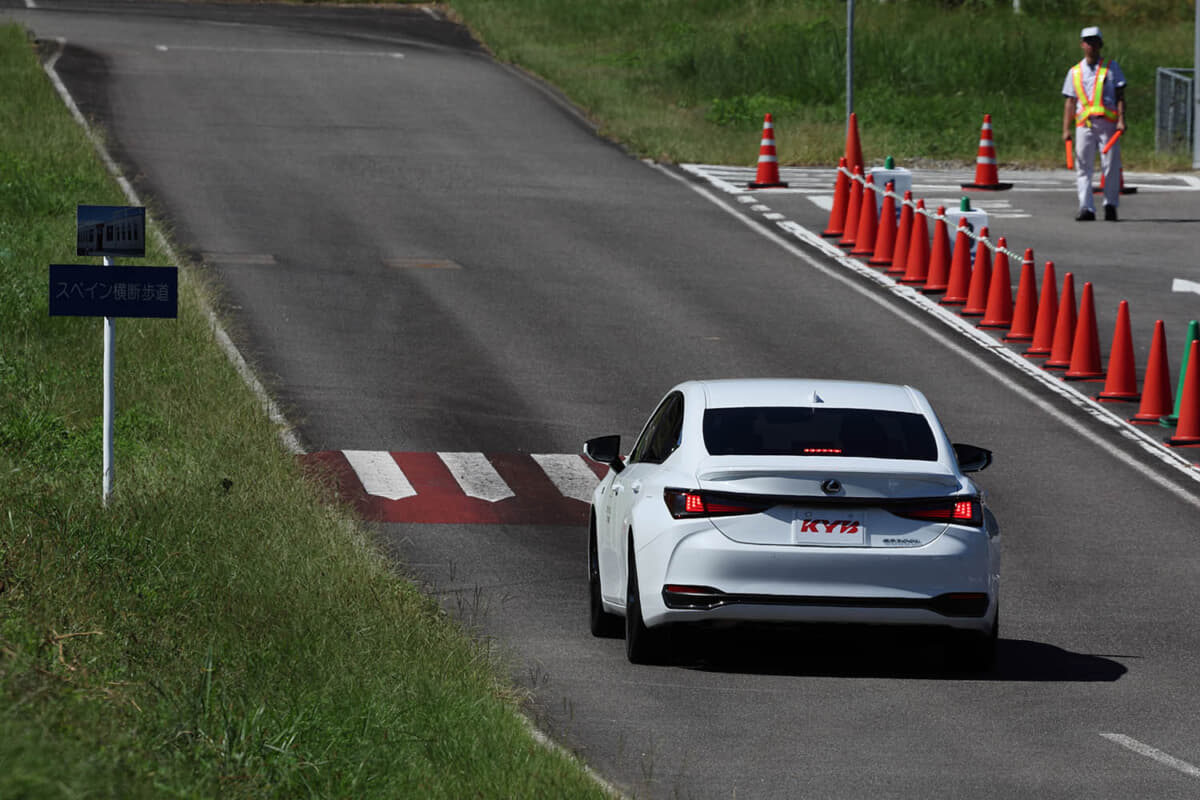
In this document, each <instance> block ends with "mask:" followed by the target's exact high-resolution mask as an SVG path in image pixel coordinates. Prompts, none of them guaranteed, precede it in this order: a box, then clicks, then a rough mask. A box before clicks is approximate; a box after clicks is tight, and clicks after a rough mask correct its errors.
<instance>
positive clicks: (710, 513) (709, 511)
mask: <svg viewBox="0 0 1200 800" xmlns="http://www.w3.org/2000/svg"><path fill="white" fill-rule="evenodd" d="M663 499H664V500H665V501H666V503H667V508H668V509H669V510H670V511H671V516H672V517H674V518H675V519H685V518H688V517H726V516H731V515H734V514H757V513H758V512H760V511H763V510H765V509H767V508H768V507H769V504H767V503H764V502H762V501H759V500H754V499H752V498H742V497H737V496H732V495H726V494H718V493H713V492H702V491H699V490H696V489H665V490H663Z"/></svg>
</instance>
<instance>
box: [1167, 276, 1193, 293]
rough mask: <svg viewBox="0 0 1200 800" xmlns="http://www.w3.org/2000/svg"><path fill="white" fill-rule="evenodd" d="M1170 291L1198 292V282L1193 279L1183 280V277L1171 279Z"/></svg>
mask: <svg viewBox="0 0 1200 800" xmlns="http://www.w3.org/2000/svg"><path fill="white" fill-rule="evenodd" d="M1171 291H1172V292H1195V293H1196V294H1200V283H1196V282H1195V281H1185V280H1184V279H1183V278H1176V279H1175V280H1173V281H1171Z"/></svg>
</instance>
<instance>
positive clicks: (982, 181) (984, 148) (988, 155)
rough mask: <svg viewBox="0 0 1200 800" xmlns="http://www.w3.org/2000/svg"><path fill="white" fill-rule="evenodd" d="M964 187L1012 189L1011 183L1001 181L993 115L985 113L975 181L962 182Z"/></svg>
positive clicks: (976, 160) (980, 133) (993, 189)
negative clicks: (993, 141) (997, 163)
mask: <svg viewBox="0 0 1200 800" xmlns="http://www.w3.org/2000/svg"><path fill="white" fill-rule="evenodd" d="M962 188H964V189H986V190H989V191H998V190H1001V189H1011V188H1012V184H1011V183H1000V170H999V169H998V168H997V166H996V146H995V144H993V143H992V115H991V114H984V115H983V129H982V130H981V131H980V132H979V153H978V155H976V157H975V182H974V183H964V184H962Z"/></svg>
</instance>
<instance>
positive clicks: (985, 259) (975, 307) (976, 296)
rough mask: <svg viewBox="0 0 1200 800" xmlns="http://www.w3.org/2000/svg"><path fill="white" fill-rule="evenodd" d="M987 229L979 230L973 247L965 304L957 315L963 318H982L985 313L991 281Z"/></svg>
mask: <svg viewBox="0 0 1200 800" xmlns="http://www.w3.org/2000/svg"><path fill="white" fill-rule="evenodd" d="M987 241H988V229H987V228H986V227H984V228H980V230H979V244H978V245H976V247H975V266H974V267H972V269H971V284H970V286H968V287H967V302H966V303H965V304H964V305H963V307H962V310H960V311H959V312H958V313H960V314H962V315H963V316H964V317H982V316H983V315H984V314H986V313H987V296H988V284H989V283H991V279H992V264H991V261H990V260H989V258H990V256H991V253H990V252H988V247H987Z"/></svg>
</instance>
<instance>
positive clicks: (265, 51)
mask: <svg viewBox="0 0 1200 800" xmlns="http://www.w3.org/2000/svg"><path fill="white" fill-rule="evenodd" d="M154 49H155V50H157V51H158V52H160V53H168V52H170V51H172V50H191V51H196V52H203V53H250V54H253V55H285V56H293V55H297V56H347V57H350V56H361V57H363V58H404V53H396V52H390V53H381V52H378V51H371V50H301V49H295V48H288V47H205V46H203V45H192V44H171V45H166V44H156V45H155V46H154Z"/></svg>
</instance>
